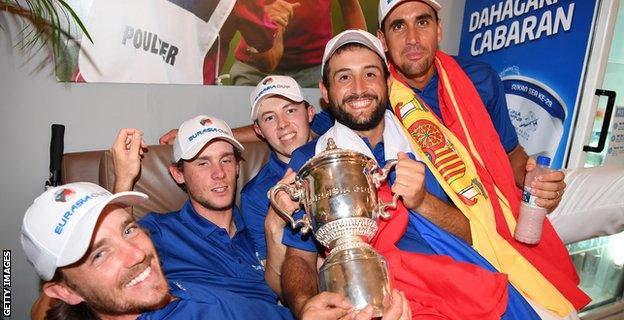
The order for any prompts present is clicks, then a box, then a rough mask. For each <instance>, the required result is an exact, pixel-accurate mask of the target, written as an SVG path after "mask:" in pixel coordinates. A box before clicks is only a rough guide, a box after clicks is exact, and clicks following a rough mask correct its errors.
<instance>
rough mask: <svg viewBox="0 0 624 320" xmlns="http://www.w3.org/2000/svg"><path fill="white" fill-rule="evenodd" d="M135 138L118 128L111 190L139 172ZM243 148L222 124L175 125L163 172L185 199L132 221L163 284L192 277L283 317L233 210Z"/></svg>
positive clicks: (207, 120) (199, 119) (204, 119)
mask: <svg viewBox="0 0 624 320" xmlns="http://www.w3.org/2000/svg"><path fill="white" fill-rule="evenodd" d="M128 134H131V137H130V138H127V137H126V135H128ZM138 134H139V133H138V130H136V129H126V130H122V131H121V132H120V136H118V138H117V140H116V142H115V144H114V145H113V147H112V153H113V158H114V161H115V180H116V181H115V185H116V186H126V187H129V188H131V187H132V181H134V179H135V178H136V175H137V174H138V172H139V171H138V169H136V168H137V167H138V168H140V157H138V153H137V150H138V149H139V146H140V144H141V139H140V137H139V138H138V139H133V137H136V136H137V135H138ZM242 150H243V146H242V145H241V144H240V143H239V142H238V141H237V140H236V139H235V138H234V137H233V136H232V131H231V129H230V127H229V126H228V125H227V124H226V123H225V122H224V121H223V120H220V119H217V118H214V117H209V116H205V115H200V116H196V117H194V118H192V119H189V120H187V121H185V122H184V123H182V125H181V126H180V128H179V130H178V136H177V137H176V140H175V142H174V145H173V161H172V164H171V165H170V166H169V171H170V174H171V176H172V177H173V179H174V180H175V181H176V182H177V183H178V184H180V185H183V186H184V188H185V190H186V191H187V193H188V195H189V200H188V201H187V202H186V203H185V204H184V206H183V207H182V208H181V209H180V210H179V211H175V212H171V213H167V214H160V213H149V214H148V215H146V216H145V217H144V218H143V219H141V221H140V222H139V223H140V224H141V226H142V227H143V228H145V229H147V230H148V231H149V233H150V237H151V238H152V241H153V242H154V245H155V246H156V249H157V250H158V252H159V254H160V257H161V260H162V262H163V270H164V272H165V275H166V276H167V278H168V279H169V280H190V279H192V281H193V282H194V283H196V284H197V285H201V286H204V287H206V288H219V289H223V290H227V291H230V292H232V293H235V294H240V295H242V296H243V297H246V298H248V299H250V300H256V301H259V302H263V303H266V305H267V307H270V308H274V309H276V310H279V311H280V312H281V311H286V313H287V310H285V308H283V307H281V306H278V305H277V295H276V294H275V292H274V291H273V290H271V288H269V286H268V285H267V283H266V281H265V280H264V271H263V266H262V265H261V263H260V261H259V259H258V257H257V255H256V250H255V246H254V244H253V241H252V238H251V235H250V233H249V230H248V229H247V227H246V225H245V223H244V221H243V218H242V215H241V213H240V211H239V209H238V208H237V207H236V206H235V204H234V196H235V192H236V178H237V175H238V170H239V165H238V163H239V161H240V160H241V151H242ZM133 168H134V169H133ZM116 191H122V190H119V189H117V190H116ZM288 316H290V315H288Z"/></svg>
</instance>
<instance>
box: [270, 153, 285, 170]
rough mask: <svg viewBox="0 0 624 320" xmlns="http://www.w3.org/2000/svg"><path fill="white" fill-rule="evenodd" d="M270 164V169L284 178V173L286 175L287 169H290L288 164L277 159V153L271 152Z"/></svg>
mask: <svg viewBox="0 0 624 320" xmlns="http://www.w3.org/2000/svg"><path fill="white" fill-rule="evenodd" d="M268 164H269V168H271V171H273V172H275V173H278V174H279V175H280V176H283V175H284V173H286V169H287V168H288V164H287V163H284V162H282V160H280V159H279V158H278V157H277V153H275V151H271V155H270V156H269V161H268Z"/></svg>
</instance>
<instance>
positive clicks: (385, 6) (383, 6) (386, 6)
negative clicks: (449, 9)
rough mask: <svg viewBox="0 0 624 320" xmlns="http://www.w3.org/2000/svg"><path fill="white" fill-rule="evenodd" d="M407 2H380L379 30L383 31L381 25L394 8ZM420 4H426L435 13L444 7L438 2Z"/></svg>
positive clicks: (382, 0) (424, 0) (383, 0)
mask: <svg viewBox="0 0 624 320" xmlns="http://www.w3.org/2000/svg"><path fill="white" fill-rule="evenodd" d="M404 1H406V0H379V11H378V12H377V19H378V21H379V28H380V29H381V27H382V26H381V24H382V23H383V21H384V19H385V18H386V16H387V15H388V13H389V12H390V11H392V9H394V7H396V6H397V5H398V4H399V3H401V2H404ZM418 1H420V2H424V3H426V4H428V5H429V6H430V7H432V8H433V9H434V10H435V11H440V9H442V6H441V5H440V4H439V3H438V1H436V0H418Z"/></svg>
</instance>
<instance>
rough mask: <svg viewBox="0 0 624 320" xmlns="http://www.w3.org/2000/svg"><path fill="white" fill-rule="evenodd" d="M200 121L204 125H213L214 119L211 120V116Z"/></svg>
mask: <svg viewBox="0 0 624 320" xmlns="http://www.w3.org/2000/svg"><path fill="white" fill-rule="evenodd" d="M199 123H200V124H201V125H202V126H205V127H207V126H209V125H211V124H212V120H210V118H204V119H201V120H200V121H199Z"/></svg>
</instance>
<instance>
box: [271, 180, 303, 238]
mask: <svg viewBox="0 0 624 320" xmlns="http://www.w3.org/2000/svg"><path fill="white" fill-rule="evenodd" d="M280 191H284V192H286V193H287V194H288V195H289V196H290V198H291V199H293V200H297V202H299V203H301V198H302V196H303V188H298V187H292V186H290V185H288V184H285V183H278V184H277V185H275V186H274V187H273V188H271V189H269V192H268V194H267V196H268V197H269V200H270V201H271V205H272V206H273V209H275V212H276V213H277V214H278V215H279V216H280V217H281V218H282V219H284V221H286V223H290V227H291V228H293V229H297V228H298V227H301V233H303V234H306V233H308V231H309V230H310V221H308V217H307V216H306V215H304V216H303V218H301V219H299V220H297V221H295V219H293V217H292V216H291V214H292V212H290V213H289V212H286V211H285V210H284V209H282V207H280V205H279V204H278V203H277V198H276V197H277V193H278V192H280Z"/></svg>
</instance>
